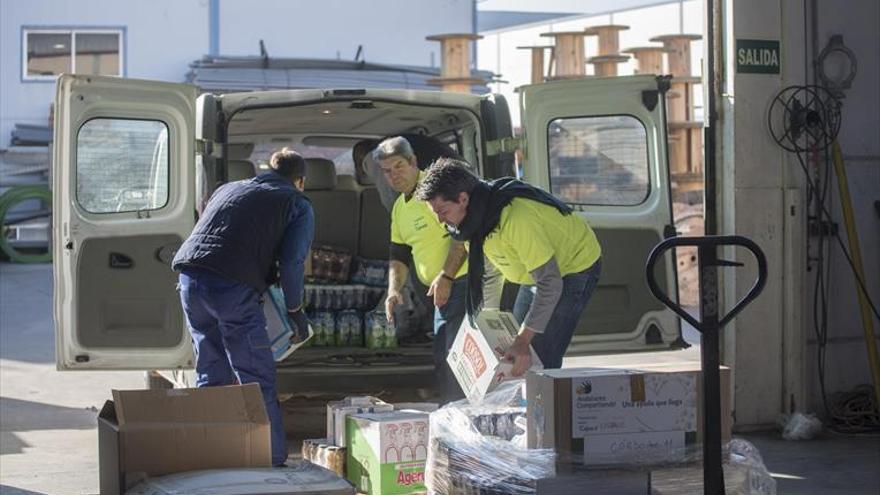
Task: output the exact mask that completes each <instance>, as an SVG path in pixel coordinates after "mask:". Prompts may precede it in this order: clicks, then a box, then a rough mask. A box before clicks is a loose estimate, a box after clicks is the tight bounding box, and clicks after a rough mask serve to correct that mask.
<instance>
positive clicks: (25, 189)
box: [0, 186, 52, 263]
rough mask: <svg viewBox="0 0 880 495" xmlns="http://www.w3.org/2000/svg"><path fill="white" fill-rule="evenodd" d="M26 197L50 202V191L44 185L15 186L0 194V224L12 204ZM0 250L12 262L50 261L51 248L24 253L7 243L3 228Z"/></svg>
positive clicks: (4, 221)
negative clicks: (41, 251)
mask: <svg viewBox="0 0 880 495" xmlns="http://www.w3.org/2000/svg"><path fill="white" fill-rule="evenodd" d="M28 199H40V200H43V201H44V202H46V203H48V204H50V205H51V204H52V192H51V191H49V188H48V187H46V186H16V187H13V188H11V189H9V190H8V191H6V192H5V193H3V195H0V226H4V225H5V224H6V214H7V213H9V210H10V209H11V208H12V206H14V205H16V204H18V203H21V202H22V201H25V200H28ZM0 250H2V251H3V252H4V253H6V256H8V257H9V259H10V261H12V262H13V263H50V262H51V261H52V250H51V249H50V248H49V249H47V250H46V252H45V253H40V254H24V253H20V252H18V251H16V250H15V248H13V247H12V246H10V245H9V240H8V239H7V238H6V235H5V229H0Z"/></svg>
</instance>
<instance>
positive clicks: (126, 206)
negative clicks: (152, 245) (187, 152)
mask: <svg viewBox="0 0 880 495" xmlns="http://www.w3.org/2000/svg"><path fill="white" fill-rule="evenodd" d="M76 157H77V158H76V199H77V202H78V203H79V204H80V206H82V208H84V209H85V210H86V211H88V212H90V213H118V212H126V211H145V210H156V209H159V208H162V207H163V206H165V204H167V202H168V127H167V126H166V125H165V123H163V122H160V121H156V120H132V119H104V118H99V119H92V120H89V121H88V122H86V123H85V124H83V126H82V127H80V129H79V133H78V135H77V140H76Z"/></svg>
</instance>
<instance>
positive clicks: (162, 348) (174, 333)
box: [53, 75, 198, 369]
mask: <svg viewBox="0 0 880 495" xmlns="http://www.w3.org/2000/svg"><path fill="white" fill-rule="evenodd" d="M197 95H198V89H197V88H196V87H195V86H192V85H188V84H171V83H164V82H154V81H138V80H133V79H121V78H115V77H98V76H81V75H62V76H61V77H60V78H59V79H58V82H57V89H56V100H55V149H54V178H53V190H54V200H53V211H54V218H53V236H54V237H53V249H54V253H55V265H54V289H55V303H54V304H55V307H54V311H55V328H56V339H55V342H56V363H57V367H58V369H167V368H178V367H187V366H190V367H191V366H192V348H191V345H190V342H189V338H188V335H187V331H186V325H185V322H184V317H183V311H182V310H181V307H180V301H179V299H178V296H177V292H176V290H175V287H176V283H177V276H176V274H175V273H174V272H173V271H172V270H171V265H170V263H171V260H172V258H173V257H174V254H175V252H176V251H177V249H178V248H179V246H180V244H181V243H182V241H183V240H184V239H185V238H186V237H187V236H188V235H189V233H190V232H191V231H192V228H193V225H194V223H195V207H194V206H195V205H194V203H195V202H194V199H193V198H194V176H195V170H194V157H195V153H196V150H195V136H194V129H195V100H196V96H197Z"/></svg>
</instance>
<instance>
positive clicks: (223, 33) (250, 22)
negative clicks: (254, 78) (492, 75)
mask: <svg viewBox="0 0 880 495" xmlns="http://www.w3.org/2000/svg"><path fill="white" fill-rule="evenodd" d="M255 4H256V5H259V7H256V6H255ZM473 6H474V2H473V0H444V1H442V2H438V1H436V0H407V1H405V2H401V1H399V0H375V1H371V2H357V1H354V2H353V1H350V0H322V1H320V2H290V1H284V0H262V1H260V2H253V1H248V0H220V53H221V54H224V55H256V54H259V49H258V46H259V40H260V39H262V40H264V42H265V44H266V49H267V51H268V52H269V55H270V56H273V57H305V58H330V59H335V58H337V56H338V57H339V58H341V59H342V60H354V57H355V53H356V52H357V48H358V45H363V48H364V57H365V60H367V61H368V62H379V63H392V64H405V65H421V66H431V65H433V66H435V67H439V66H440V43H439V42H436V41H426V40H425V36H428V35H431V34H448V33H470V32H473V29H474V24H473V23H474V17H473V14H474V10H473Z"/></svg>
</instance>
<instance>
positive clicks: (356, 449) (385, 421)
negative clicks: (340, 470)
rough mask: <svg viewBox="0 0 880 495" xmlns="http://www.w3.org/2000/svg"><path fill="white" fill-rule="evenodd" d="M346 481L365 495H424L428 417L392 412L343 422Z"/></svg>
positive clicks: (411, 412) (352, 417)
mask: <svg viewBox="0 0 880 495" xmlns="http://www.w3.org/2000/svg"><path fill="white" fill-rule="evenodd" d="M345 427H346V437H347V439H348V452H347V458H346V478H348V480H349V481H351V482H352V483H353V484H354V485H355V486H356V487H357V488H358V491H360V492H362V493H366V494H367V495H405V494H415V493H424V492H425V491H426V490H427V488H426V487H425V460H426V459H427V458H428V413H422V412H415V411H406V412H403V411H393V412H385V413H368V414H355V415H352V416H349V417H348V418H347V419H346V424H345Z"/></svg>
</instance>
